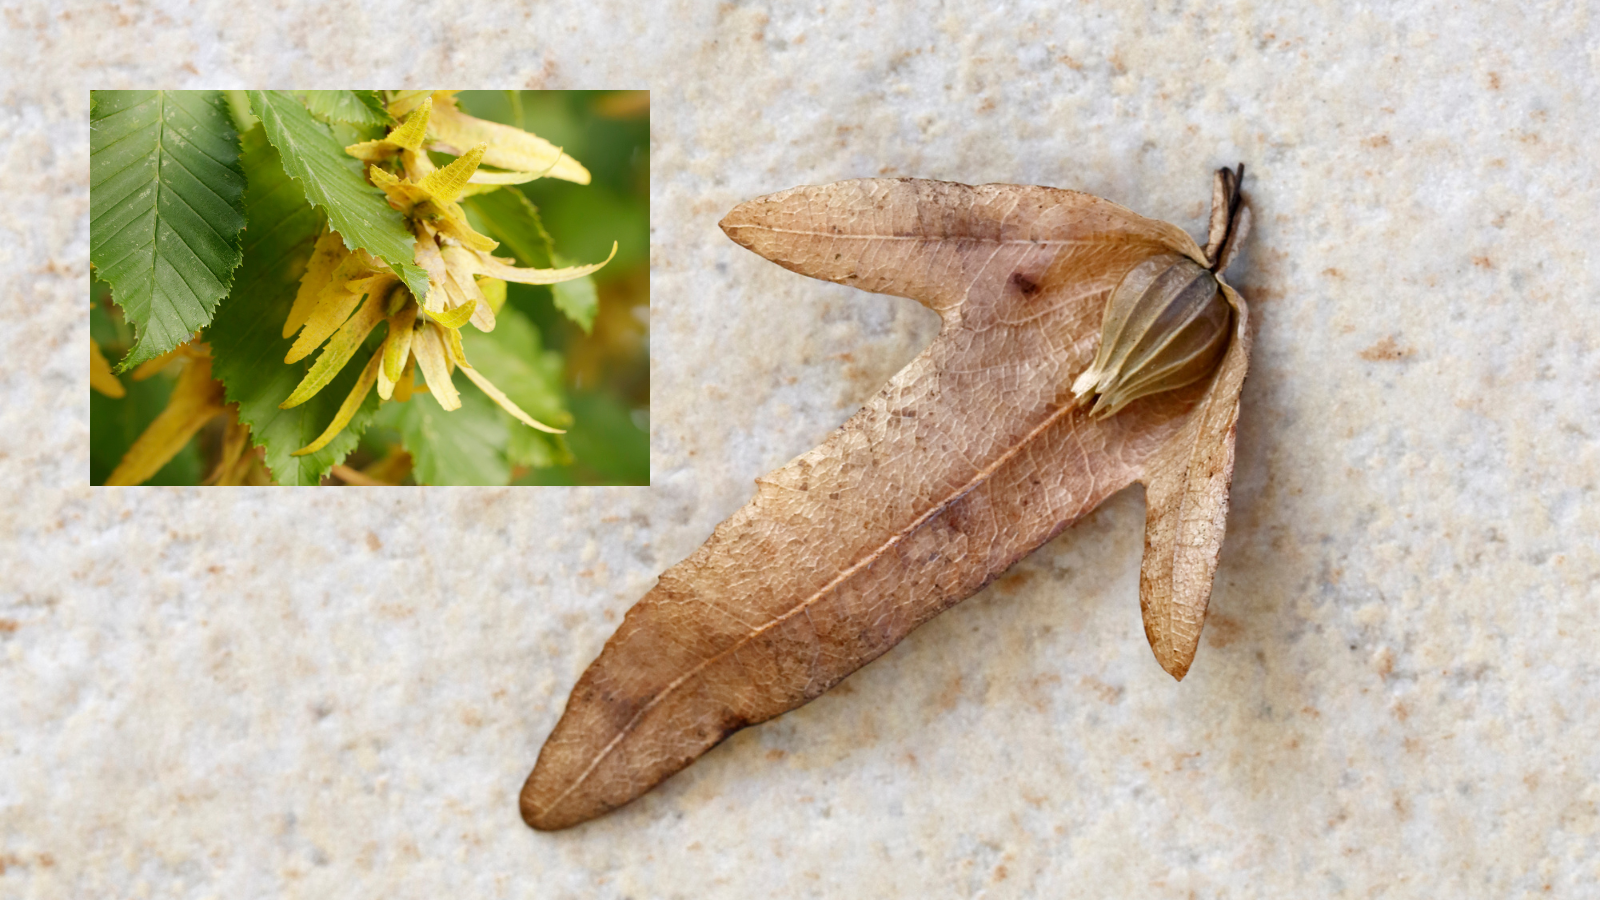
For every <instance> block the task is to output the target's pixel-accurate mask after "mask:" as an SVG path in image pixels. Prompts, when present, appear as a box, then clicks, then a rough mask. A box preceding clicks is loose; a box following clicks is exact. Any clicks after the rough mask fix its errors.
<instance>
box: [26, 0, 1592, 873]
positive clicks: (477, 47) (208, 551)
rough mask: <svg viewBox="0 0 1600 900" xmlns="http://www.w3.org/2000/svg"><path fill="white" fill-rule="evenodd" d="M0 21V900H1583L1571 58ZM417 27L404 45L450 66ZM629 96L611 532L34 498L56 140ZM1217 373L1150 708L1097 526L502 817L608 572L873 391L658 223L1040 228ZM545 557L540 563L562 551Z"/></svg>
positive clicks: (884, 30)
mask: <svg viewBox="0 0 1600 900" xmlns="http://www.w3.org/2000/svg"><path fill="white" fill-rule="evenodd" d="M647 9H648V8H647V7H646V6H645V5H635V4H619V3H553V4H542V5H536V4H514V3H501V4H479V5H475V6H463V5H458V4H443V3H437V2H435V3H427V2H424V3H414V4H408V5H406V6H405V7H404V8H403V9H396V8H395V7H394V6H393V5H390V6H387V7H384V8H383V9H382V10H381V11H380V10H378V8H376V7H370V8H369V7H366V6H363V5H360V4H356V3H350V2H341V3H328V4H318V5H317V6H315V7H311V8H307V9H304V10H302V9H299V8H294V7H276V8H275V7H247V6H244V5H239V4H222V3H210V2H199V3H174V2H170V0H156V2H150V3H141V4H133V5H126V4H125V5H122V6H112V5H103V4H93V5H91V4H83V5H71V6H68V7H63V6H61V5H52V6H51V7H47V6H46V5H45V4H42V3H37V2H31V3H23V4H21V5H12V6H9V7H6V9H5V10H4V12H3V15H4V17H5V20H4V31H5V47H6V55H7V57H8V66H7V70H6V74H5V75H4V76H3V81H0V85H3V88H0V90H3V93H0V100H3V109H0V126H3V127H0V163H3V165H0V173H3V174H0V192H3V194H4V196H6V197H7V202H8V207H7V208H8V209H9V211H10V214H9V215H8V216H6V217H5V219H4V221H3V222H0V230H3V231H4V232H5V234H4V236H3V237H4V239H3V240H0V266H3V267H4V269H5V271H6V272H8V273H9V275H10V278H9V281H8V285H9V288H8V289H7V290H5V291H3V292H0V312H3V318H4V321H5V322H7V323H8V325H9V328H8V329H7V330H6V334H7V335H8V337H7V338H6V344H5V353H4V356H3V357H0V358H3V359H4V363H3V364H0V389H3V396H4V398H5V399H4V401H3V404H0V479H3V483H4V486H5V501H6V502H5V503H4V504H3V506H0V571H3V572H4V573H5V574H4V577H3V579H0V895H4V896H6V897H11V896H18V897H28V898H33V897H38V898H58V897H60V898H66V897H83V896H129V897H141V896H150V897H193V898H202V897H246V896H287V897H329V896H348V895H356V894H359V895H362V896H397V897H399V896H419V897H420V896H474V897H523V896H539V897H605V898H620V897H691V896H692V897H748V896H799V897H807V896H813V897H821V896H897V895H898V896H951V895H954V896H980V895H981V896H987V897H1009V896H1041V897H1055V896H1065V895H1082V896H1188V895H1190V893H1191V892H1192V893H1193V895H1195V896H1207V897H1254V896H1348V897H1370V896H1383V897H1439V896H1452V897H1454V896H1462V897H1503V896H1517V895H1521V894H1523V893H1529V894H1543V893H1544V892H1545V891H1548V892H1549V895H1551V896H1566V897H1571V896H1581V895H1582V893H1583V892H1584V891H1585V890H1588V889H1585V888H1583V887H1582V886H1583V885H1586V884H1588V885H1592V884H1593V883H1594V882H1595V880H1596V879H1597V878H1600V866H1597V863H1596V862H1595V860H1597V859H1600V838H1597V834H1600V788H1597V787H1596V785H1597V784H1600V670H1597V668H1596V666H1595V663H1594V649H1593V648H1594V647H1596V646H1597V645H1600V626H1597V624H1596V621H1597V618H1596V615H1595V610H1596V609H1597V607H1600V603H1597V602H1600V590H1597V588H1596V587H1595V585H1596V584H1600V548H1597V545H1596V541H1595V537H1594V536H1595V535H1596V534H1600V514H1597V513H1596V499H1597V488H1600V445H1597V438H1600V413H1597V412H1596V402H1595V398H1596V397H1597V396H1600V347H1597V339H1596V334H1597V333H1600V305H1597V303H1596V297H1600V254H1596V253H1595V252H1594V250H1593V242H1594V240H1595V237H1594V236H1595V235H1596V234H1600V211H1597V210H1600V202H1597V198H1600V175H1597V174H1596V169H1595V167H1594V165H1593V155H1594V147H1596V146H1597V145H1600V117H1597V116H1596V115H1595V109H1596V108H1597V103H1600V85H1597V80H1596V75H1595V72H1596V71H1600V22H1596V20H1595V18H1594V14H1593V12H1592V11H1591V10H1590V9H1589V7H1588V6H1587V5H1586V4H1568V5H1565V6H1557V7H1552V8H1551V9H1552V10H1553V11H1546V10H1544V9H1543V8H1539V9H1534V8H1530V7H1526V6H1519V5H1515V4H1447V3H1441V2H1425V3H1422V4H1413V5H1410V6H1407V7H1405V8H1404V11H1403V12H1401V13H1396V14H1393V15H1391V14H1389V13H1386V12H1376V11H1363V10H1360V9H1352V8H1351V7H1349V6H1348V5H1346V4H1324V5H1321V6H1302V5H1289V4H1268V5H1258V6H1255V7H1244V8H1241V9H1239V10H1235V11H1232V12H1229V11H1228V10H1226V9H1224V8H1222V7H1219V6H1218V5H1217V4H1205V3H1193V2H1184V0H1180V2H1170V3H1148V4H1145V3H1133V4H1123V5H1103V6H1102V5H1078V4H1061V3H1043V2H1038V3H1032V2H1025V3H1021V4H1005V5H1000V4H989V3H977V2H971V3H952V4H945V5H943V6H942V7H933V8H932V10H931V11H930V7H928V6H927V5H924V4H912V3H890V4H876V5H874V7H873V8H872V9H868V8H866V7H865V6H863V7H862V8H860V9H855V8H847V7H844V6H842V5H830V6H829V7H828V8H827V11H826V14H824V13H823V11H822V7H818V6H815V5H810V6H804V7H792V6H791V7H788V8H784V9H779V8H770V9H768V8H763V7H760V6H753V5H752V6H741V5H735V4H714V3H674V4H669V5H667V6H665V7H659V10H660V11H659V12H649V11H647ZM453 15H462V16H463V17H464V18H463V19H462V20H461V21H459V22H451V21H450V20H449V19H450V17H451V16H453ZM349 82H360V83H362V84H390V83H396V84H404V85H405V86H422V85H431V84H440V85H448V86H484V87H502V86H513V87H514V86H530V87H550V88H568V87H604V86H617V87H649V88H652V89H653V90H654V94H653V98H654V110H653V131H654V141H653V147H652V156H653V173H652V187H653V200H654V208H653V211H652V224H653V237H654V241H655V247H654V249H653V251H652V260H653V267H654V269H653V271H654V288H653V292H654V293H653V301H652V306H653V310H652V316H653V320H652V322H651V326H652V335H653V341H652V349H653V358H654V366H653V373H652V374H653V385H652V395H653V397H654V404H655V406H654V409H653V410H652V423H653V429H654V435H653V437H654V452H653V457H652V461H653V469H654V486H653V487H651V488H649V489H625V490H609V491H606V490H574V491H544V492H540V491H531V490H489V489H484V490H454V491H438V490H430V491H393V492H386V493H377V492H351V491H298V492H287V491H283V492H223V491H218V490H135V491H113V490H90V489H88V488H87V487H84V486H82V483H83V481H84V479H85V478H86V477H87V457H86V454H87V449H86V448H87V428H88V425H87V422H88V413H87V405H86V401H85V397H86V391H87V372H86V371H85V369H84V366H83V353H82V352H81V351H82V345H83V342H84V340H85V339H86V337H87V322H86V319H85V317H84V316H83V314H82V312H83V298H84V295H85V293H86V287H87V282H86V268H87V257H88V230H89V225H88V181H87V174H86V171H87V157H88V129H87V124H86V118H87V93H86V92H87V89H88V88H90V87H149V86H170V87H203V86H215V85H218V84H230V85H235V84H236V85H241V86H243V85H249V86H254V85H262V84H270V85H274V86H289V85H295V84H299V85H305V86H312V85H316V86H331V85H336V84H341V83H349ZM1240 160H1243V161H1245V162H1246V163H1247V164H1248V165H1249V167H1250V176H1251V177H1250V179H1249V181H1248V182H1247V189H1248V190H1249V191H1250V192H1251V195H1252V199H1253V202H1254V204H1255V210H1256V213H1257V215H1256V233H1255V235H1254V236H1253V237H1252V239H1251V241H1250V243H1249V244H1248V245H1247V247H1246V249H1245V255H1244V256H1243V257H1242V258H1241V259H1240V261H1239V263H1237V264H1236V266H1235V268H1234V271H1235V272H1236V273H1239V274H1238V277H1237V278H1236V279H1235V280H1236V281H1239V282H1242V284H1243V286H1244V288H1245V293H1246V294H1247V296H1248V298H1249V300H1250V302H1251V305H1252V310H1253V312H1254V314H1255V318H1256V319H1257V320H1258V321H1259V322H1260V332H1259V336H1258V339H1257V342H1256V350H1255V359H1254V361H1253V366H1252V374H1251V378H1250V381H1249V382H1248V384H1247V385H1246V388H1245V396H1244V411H1243V415H1242V422H1241V430H1240V436H1239V462H1238V470H1237V481H1236V484H1235V490H1234V514H1233V517H1232V519H1231V522H1230V528H1229V537H1228V543H1227V545H1226V546H1225V548H1224V551H1223V557H1222V566H1221V570H1220V572H1219V575H1218V580H1217V587H1216V593H1215V595H1214V598H1213V602H1212V618H1211V621H1210V624H1209V625H1208V627H1207V632H1206V635H1207V636H1206V638H1205V639H1204V641H1203V642H1202V647H1201V651H1200V655H1199V657H1198V659H1197V661H1196V664H1195V667H1194V669H1193V670H1192V672H1191V673H1190V675H1189V677H1188V678H1187V679H1186V680H1185V681H1184V682H1183V683H1182V684H1181V685H1180V684H1174V683H1173V682H1172V680H1171V679H1170V678H1168V677H1167V676H1166V675H1165V674H1164V673H1162V672H1161V670H1160V668H1159V667H1158V666H1157V665H1156V663H1155V661H1154V660H1153V659H1152V658H1151V656H1150V652H1149V649H1148V648H1147V647H1146V645H1145V642H1144V639H1143V635H1142V633H1141V631H1140V626H1139V618H1138V605H1137V570H1138V559H1139V551H1140V546H1139V540H1140V539H1139V534H1140V530H1141V522H1142V507H1141V503H1140V501H1139V498H1138V496H1137V494H1136V493H1135V494H1123V495H1120V496H1118V497H1116V498H1114V499H1113V500H1112V501H1111V502H1110V503H1108V504H1107V505H1106V506H1105V507H1103V508H1102V509H1101V510H1100V511H1099V512H1097V513H1095V514H1094V515H1092V516H1090V517H1089V518H1088V519H1086V520H1085V521H1084V522H1083V523H1081V524H1080V525H1078V526H1077V527H1076V528H1074V529H1072V530H1071V531H1069V532H1067V533H1066V534H1064V535H1062V536H1061V537H1060V538H1059V539H1057V540H1056V541H1055V542H1053V543H1052V544H1051V545H1050V546H1048V547H1046V548H1044V549H1043V550H1042V551H1041V552H1040V553H1037V554H1035V555H1034V556H1032V557H1030V558H1029V559H1027V560H1026V561H1024V562H1023V563H1021V564H1020V565H1019V566H1018V567H1017V568H1016V570H1015V571H1013V572H1012V573H1011V574H1009V575H1008V576H1007V577H1005V578H1004V579H1002V580H1001V581H999V582H998V583H997V584H996V585H994V586H992V587H991V588H990V589H989V590H988V591H986V592H985V593H983V594H980V595H979V596H977V597H975V598H973V599H972V600H969V601H967V602H966V603H964V604H962V605H961V606H958V607H957V608H956V609H955V610H953V611H952V612H950V613H948V614H946V615H945V616H943V617H941V618H940V619H939V620H936V621H935V622H934V623H932V624H931V625H929V626H927V627H926V628H924V629H922V630H921V631H919V632H917V633H916V634H914V635H912V637H911V638H910V639H909V640H907V641H906V642H905V643H904V644H903V645H902V646H901V647H899V648H897V649H896V650H894V651H893V652H891V653H890V654H888V655H887V656H885V657H884V658H883V659H882V660H881V661H879V662H877V663H875V664H873V665H871V666H869V667H867V669H865V670H863V671H862V672H861V673H859V674H857V675H856V676H854V677H852V678H851V679H849V680H848V681H847V682H846V683H845V684H844V685H843V686H841V688H840V689H839V690H836V691H835V692H833V693H831V694H829V695H827V696H826V697H824V698H822V699H821V700H819V701H817V702H816V703H814V704H812V705H810V706H808V707H806V708H804V709H802V710H799V711H797V712H796V713H793V714H791V715H789V716H786V717H784V718H782V719H780V720H777V721H775V722H773V723H770V724H768V725H766V726H762V727H760V728H756V729H753V730H750V731H747V732H744V733H742V734H741V735H739V736H737V737H735V738H734V739H733V740H731V741H729V743H728V745H727V746H725V747H723V748H720V749H718V750H716V751H714V752H712V753H711V754H709V755H708V756H707V757H706V758H705V759H704V760H702V761H701V762H699V763H697V764H696V765H694V766H693V767H691V768H690V769H688V770H686V771H685V772H684V773H683V774H681V775H679V776H678V777H675V778H673V779H672V780H670V781H669V782H668V783H667V784H666V785H664V786H663V787H662V789H660V790H658V791H656V792H655V793H653V794H651V795H648V796H647V797H646V798H645V799H643V800H642V801H640V802H638V803H636V804H634V805H633V806H631V807H629V808H627V809H625V810H622V811H619V812H617V813H615V814H613V815H610V816H608V817H605V818H603V819H601V820H598V821H596V822H594V823H592V824H591V825H588V826H585V827H582V828H580V829H577V830H574V831H570V832H565V833H561V834H556V835H543V834H536V833H533V832H531V831H528V830H527V829H526V828H524V827H523V826H522V825H521V823H520V822H519V821H518V818H517V811H516V792H517V789H518V788H519V786H520V785H521V782H522V778H523V777H524V775H525V774H526V773H527V770H528V768H529V766H531V764H532V762H533V759H534V755H535V753H536V751H537V749H538V745H539V742H540V741H541V740H542V739H543V738H544V736H545V734H546V733H547V731H548V729H549V728H550V727H551V725H553V724H554V722H555V719H556V717H557V715H558V714H559V712H560V704H561V703H562V702H563V701H564V700H565V697H566V693H567V691H568V690H569V689H570V686H571V684H572V683H573V681H574V680H575V679H576V677H577V675H578V673H579V672H580V671H581V670H582V668H583V666H584V665H586V664H587V663H588V661H589V660H590V659H591V658H592V657H593V655H594V654H595V653H596V652H598V650H599V647H600V645H601V643H602V642H603V641H604V639H605V637H606V636H607V635H608V634H609V633H610V631H611V629H612V628H613V627H615V624H616V622H617V621H618V619H619V617H620V615H621V614H622V612H623V611H624V610H626V608H627V607H628V606H629V605H630V604H631V603H632V602H633V600H634V599H636V598H637V597H638V596H639V595H640V594H642V593H643V592H644V590H646V589H647V588H648V586H649V585H650V584H651V583H652V579H653V578H654V576H655V575H656V573H657V572H659V571H660V570H661V569H662V568H664V567H666V566H667V565H669V564H671V563H673V562H675V561H677V560H678V559H680V558H682V557H683V556H685V555H687V554H688V553H689V552H690V551H691V550H693V549H694V548H695V547H696V546H698V545H699V543H700V542H701V541H702V540H704V538H705V537H706V536H707V535H708V534H709V533H710V530H711V528H712V527H713V526H714V525H715V524H716V523H717V522H718V521H720V520H721V519H722V518H723V517H724V516H725V515H727V514H728V513H729V512H731V511H732V510H733V509H735V508H737V507H738V506H739V505H740V504H742V503H743V502H744V501H745V500H746V499H747V498H748V496H749V494H750V491H751V480H752V479H753V478H754V477H755V476H756V475H758V474H760V473H762V472H764V471H766V470H767V469H770V468H772V467H774V466H776V465H778V464H781V463H783V462H785V461H786V460H788V459H790V458H792V457H793V456H795V455H797V454H799V453H801V452H803V451H804V450H806V449H808V448H809V447H810V446H811V445H812V444H813V443H814V442H815V441H817V440H818V439H819V438H820V437H821V436H822V435H824V434H826V433H827V432H828V431H829V430H831V429H832V428H834V427H835V426H836V425H837V424H838V423H839V422H840V421H842V420H843V419H844V418H845V417H846V416H847V415H848V414H849V413H850V411H851V410H852V409H853V408H854V407H855V405H856V404H858V403H859V402H860V401H861V400H862V399H863V398H865V397H867V396H868V395H870V393H871V392H872V391H873V390H874V389H875V388H876V386H877V385H878V384H879V382H880V381H881V380H882V379H884V378H885V377H887V376H888V375H889V374H891V373H892V372H893V371H894V370H895V369H896V368H898V367H899V366H900V365H901V364H902V363H903V362H905V361H906V360H907V359H909V358H910V357H911V356H912V355H913V354H914V353H915V352H916V351H917V349H918V348H919V347H920V346H921V344H922V343H923V342H925V341H926V340H928V339H929V338H930V337H931V335H932V332H933V329H934V327H935V323H934V322H933V321H932V317H931V315H929V314H927V313H926V312H925V311H923V310H921V309H920V308H916V307H915V306H914V304H912V303H910V302H909V301H900V300H895V299H891V298H884V297H876V296H866V295H861V294H857V293H855V292H853V291H850V290H847V289H844V288H840V287H836V286H832V285H825V284H821V283H816V282H810V281H807V280H805V279H802V278H800V277H798V276H795V275H792V274H791V273H788V272H785V271H783V270H781V269H778V268H777V267H775V266H772V265H770V264H768V263H765V262H763V261H761V260H760V259H757V258H756V257H754V256H753V255H751V254H748V253H746V252H744V251H742V250H740V249H738V248H737V247H735V246H734V245H733V244H732V243H730V242H729V241H727V240H726V239H725V238H724V237H723V236H722V235H721V234H720V232H718V231H717V229H716V227H715V223H716V221H717V220H718V219H719V218H720V217H721V216H722V215H723V214H724V213H725V212H726V211H727V210H728V209H729V208H731V207H732V206H733V205H735V204H736V203H738V202H739V201H742V200H745V199H749V198H751V197H754V196H757V195H760V194H764V193H769V192H772V191H775V190H779V189H783V188H787V187H791V186H794V185H796V184H803V183H822V182H828V181H834V180H838V179H842V178H849V177H857V176H876V175H907V176H909V175H915V176H921V177H932V178H945V179H951V180H959V181H966V182H969V183H979V182H985V181H1010V182H1024V183H1039V184H1050V185H1056V186H1062V187H1073V188H1080V189H1084V190H1088V191H1091V192H1094V193H1097V194H1100V195H1102V196H1106V197H1108V198H1110V199H1113V200H1116V201H1118V202H1120V203H1123V204H1125V205H1128V206H1130V207H1132V208H1134V209H1136V210H1138V211H1139V212H1141V213H1144V214H1146V215H1150V216H1154V217H1157V218H1161V219H1167V220H1171V221H1175V222H1179V223H1188V224H1189V226H1190V227H1191V229H1192V230H1193V231H1195V232H1197V233H1198V232H1199V231H1200V230H1201V229H1202V227H1203V221H1202V219H1203V217H1204V215H1205V208H1206V203H1207V201H1208V198H1209V181H1208V178H1209V171H1210V169H1211V168H1213V167H1214V166H1217V165H1221V164H1227V163H1233V162H1237V161H1240ZM591 547H592V548H594V549H593V550H591V549H590V548H591Z"/></svg>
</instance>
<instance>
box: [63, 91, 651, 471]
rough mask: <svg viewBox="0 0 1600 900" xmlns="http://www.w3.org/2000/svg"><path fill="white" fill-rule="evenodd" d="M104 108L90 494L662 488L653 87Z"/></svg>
mask: <svg viewBox="0 0 1600 900" xmlns="http://www.w3.org/2000/svg"><path fill="white" fill-rule="evenodd" d="M90 97H91V99H90V125H91V138H90V140H91V143H90V170H91V174H90V180H91V189H90V200H91V207H92V224H91V230H90V261H91V265H92V269H93V277H92V279H91V288H90V292H91V293H90V335H91V339H92V344H91V348H90V350H91V355H90V404H89V410H90V472H89V477H90V483H91V484H94V485H138V484H149V485H330V486H332V485H356V486H382V485H585V484H606V485H645V484H649V482H650V452H649V450H650V445H649V435H650V358H649V348H650V340H649V328H650V316H649V309H650V277H649V218H650V216H649V213H650V209H649V203H650V200H649V197H650V158H649V138H650V99H649V92H647V91H449V90H437V91H421V90H411V91H399V90H396V91H383V90H318V91H94V92H92V93H91V95H90Z"/></svg>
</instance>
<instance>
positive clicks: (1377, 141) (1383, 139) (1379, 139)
mask: <svg viewBox="0 0 1600 900" xmlns="http://www.w3.org/2000/svg"><path fill="white" fill-rule="evenodd" d="M1361 143H1363V144H1365V145H1367V146H1368V147H1371V148H1373V149H1374V150H1376V149H1378V148H1379V147H1387V146H1389V136H1388V135H1387V134H1375V135H1373V136H1372V137H1369V138H1367V139H1366V140H1364V141H1362V142H1361Z"/></svg>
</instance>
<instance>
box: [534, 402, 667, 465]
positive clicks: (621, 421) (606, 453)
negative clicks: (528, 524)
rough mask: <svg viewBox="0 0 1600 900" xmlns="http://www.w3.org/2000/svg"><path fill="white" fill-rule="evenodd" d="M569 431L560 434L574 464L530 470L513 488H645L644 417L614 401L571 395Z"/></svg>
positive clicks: (647, 436)
mask: <svg viewBox="0 0 1600 900" xmlns="http://www.w3.org/2000/svg"><path fill="white" fill-rule="evenodd" d="M570 402H571V404H572V414H573V425H572V430H571V431H569V432H567V434H566V435H565V437H566V439H567V443H568V444H570V445H571V447H572V455H573V456H574V457H576V461H575V462H573V463H571V464H568V465H557V466H556V467H554V468H549V469H535V470H533V471H532V472H530V473H528V474H527V475H525V476H523V477H522V478H520V479H518V481H517V483H518V484H549V485H558V484H616V485H623V484H649V483H650V430H649V423H648V421H640V420H641V419H643V418H644V417H643V416H641V415H640V414H639V413H638V412H636V411H634V410H631V409H629V408H628V407H627V406H625V405H624V404H623V403H622V402H621V401H619V400H618V399H617V398H615V397H612V396H609V395H606V394H598V393H587V392H585V393H574V394H573V395H572V397H571V398H570Z"/></svg>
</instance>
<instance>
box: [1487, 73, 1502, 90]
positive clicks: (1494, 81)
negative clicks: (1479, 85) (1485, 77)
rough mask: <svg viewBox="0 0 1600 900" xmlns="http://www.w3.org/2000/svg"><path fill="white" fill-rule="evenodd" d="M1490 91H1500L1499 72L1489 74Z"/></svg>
mask: <svg viewBox="0 0 1600 900" xmlns="http://www.w3.org/2000/svg"><path fill="white" fill-rule="evenodd" d="M1489 90H1491V91H1498V90H1500V73H1499V72H1490V73H1489Z"/></svg>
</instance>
